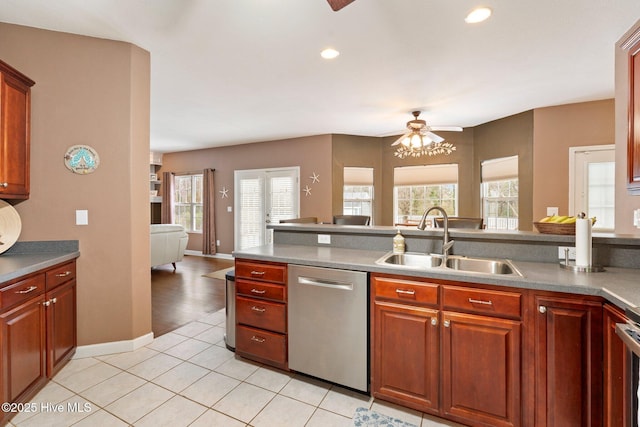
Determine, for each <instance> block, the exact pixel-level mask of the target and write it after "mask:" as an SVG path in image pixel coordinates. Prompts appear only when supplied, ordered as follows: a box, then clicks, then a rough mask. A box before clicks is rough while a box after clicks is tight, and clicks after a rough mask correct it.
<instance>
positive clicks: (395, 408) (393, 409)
mask: <svg viewBox="0 0 640 427" xmlns="http://www.w3.org/2000/svg"><path fill="white" fill-rule="evenodd" d="M371 410H372V411H376V412H377V413H379V414H383V415H387V416H389V417H393V418H399V419H401V420H402V421H404V422H406V423H411V424H414V425H416V426H418V427H419V426H420V423H421V422H422V412H420V411H416V410H414V409H409V408H405V407H404V406H400V405H394V404H393V403H389V402H385V401H382V400H375V401H374V402H373V404H372V405H371Z"/></svg>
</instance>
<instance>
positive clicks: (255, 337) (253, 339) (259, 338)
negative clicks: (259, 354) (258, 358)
mask: <svg viewBox="0 0 640 427" xmlns="http://www.w3.org/2000/svg"><path fill="white" fill-rule="evenodd" d="M251 341H255V342H257V343H263V342H265V341H266V339H264V338H262V337H257V336H255V335H254V336H252V337H251Z"/></svg>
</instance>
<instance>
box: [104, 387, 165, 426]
mask: <svg viewBox="0 0 640 427" xmlns="http://www.w3.org/2000/svg"><path fill="white" fill-rule="evenodd" d="M173 396H175V395H174V394H173V393H172V392H170V391H169V390H166V389H164V388H162V387H160V386H157V385H155V384H152V383H146V384H144V385H143V386H142V387H139V388H137V389H135V390H134V391H132V392H131V393H129V394H126V395H124V396H122V397H121V398H120V399H118V400H116V401H115V402H113V403H112V404H110V405H109V406H107V407H106V408H104V409H106V410H107V411H109V412H110V413H112V414H113V415H115V416H116V417H118V418H121V419H123V420H124V421H126V422H128V423H134V422H135V421H137V420H139V419H140V418H142V417H143V416H145V415H146V414H148V413H149V412H151V411H153V410H154V409H156V408H157V407H158V406H160V405H162V404H163V403H164V402H166V401H167V400H169V399H171V398H172V397H173Z"/></svg>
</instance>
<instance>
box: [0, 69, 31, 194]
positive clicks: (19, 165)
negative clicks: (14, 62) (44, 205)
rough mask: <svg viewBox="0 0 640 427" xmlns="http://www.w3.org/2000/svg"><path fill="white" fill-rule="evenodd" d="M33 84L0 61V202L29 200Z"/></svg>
mask: <svg viewBox="0 0 640 427" xmlns="http://www.w3.org/2000/svg"><path fill="white" fill-rule="evenodd" d="M34 84H35V82H34V81H33V80H31V79H30V78H28V77H27V76H25V75H24V74H22V73H20V72H19V71H17V70H15V69H14V68H12V67H11V66H10V65H8V64H6V63H4V62H2V61H0V199H18V200H20V199H22V200H25V199H28V198H29V135H30V118H31V86H33V85H34Z"/></svg>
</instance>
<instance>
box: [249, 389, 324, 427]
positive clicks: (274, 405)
mask: <svg viewBox="0 0 640 427" xmlns="http://www.w3.org/2000/svg"><path fill="white" fill-rule="evenodd" d="M315 409H316V408H315V406H311V405H307V404H306V403H302V402H299V401H297V400H293V399H290V398H288V397H285V396H279V395H276V396H275V397H274V398H273V400H271V402H269V403H268V404H267V406H266V407H265V408H264V409H263V410H262V411H260V413H258V415H257V416H256V417H255V418H254V419H253V420H252V421H251V425H252V426H255V427H297V426H304V425H306V424H307V421H309V418H311V415H312V414H313V412H314V411H315Z"/></svg>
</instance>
